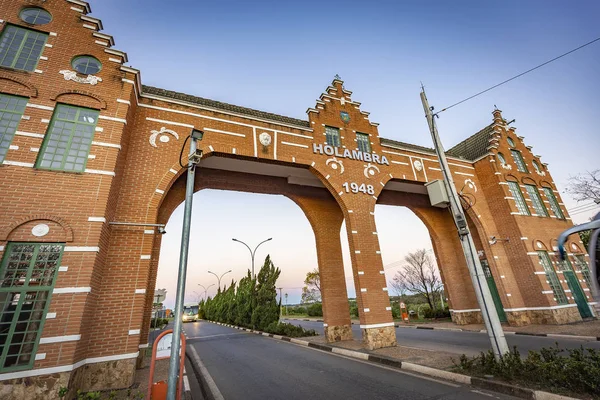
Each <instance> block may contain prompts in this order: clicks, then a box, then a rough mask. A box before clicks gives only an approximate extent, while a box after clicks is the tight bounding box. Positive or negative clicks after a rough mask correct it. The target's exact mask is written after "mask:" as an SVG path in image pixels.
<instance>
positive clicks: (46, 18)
mask: <svg viewBox="0 0 600 400" xmlns="http://www.w3.org/2000/svg"><path fill="white" fill-rule="evenodd" d="M19 17H21V19H22V20H23V21H25V22H27V23H28V24H32V25H46V24H47V23H48V22H50V21H52V15H50V13H49V12H48V11H46V10H44V9H43V8H38V7H27V8H24V9H23V10H21V12H20V13H19Z"/></svg>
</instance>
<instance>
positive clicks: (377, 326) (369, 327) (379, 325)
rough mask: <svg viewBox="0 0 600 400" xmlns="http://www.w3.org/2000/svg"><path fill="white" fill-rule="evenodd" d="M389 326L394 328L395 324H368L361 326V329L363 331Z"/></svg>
mask: <svg viewBox="0 0 600 400" xmlns="http://www.w3.org/2000/svg"><path fill="white" fill-rule="evenodd" d="M387 326H394V323H393V322H384V323H382V324H367V325H361V326H360V328H361V329H371V328H385V327H387Z"/></svg>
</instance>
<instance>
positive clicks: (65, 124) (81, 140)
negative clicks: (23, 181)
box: [36, 104, 100, 172]
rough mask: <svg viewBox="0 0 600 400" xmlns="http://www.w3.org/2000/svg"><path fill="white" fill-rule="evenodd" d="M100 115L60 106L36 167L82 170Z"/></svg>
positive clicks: (85, 109) (88, 110) (87, 109)
mask: <svg viewBox="0 0 600 400" xmlns="http://www.w3.org/2000/svg"><path fill="white" fill-rule="evenodd" d="M99 114H100V112H99V111H97V110H91V109H89V108H83V107H75V106H68V105H66V104H59V105H57V106H56V109H55V110H54V115H53V116H52V121H51V122H50V126H49V128H48V132H47V133H46V137H45V138H44V143H43V144H42V149H41V150H40V155H39V157H38V160H37V164H36V168H41V169H50V170H57V171H70V172H83V171H84V170H85V166H86V164H87V160H88V154H89V152H90V147H91V145H92V140H93V139H94V133H95V130H96V123H97V122H98V116H99Z"/></svg>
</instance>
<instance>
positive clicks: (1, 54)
mask: <svg viewBox="0 0 600 400" xmlns="http://www.w3.org/2000/svg"><path fill="white" fill-rule="evenodd" d="M47 39H48V34H47V33H42V32H37V31H33V30H31V29H25V28H21V27H20V26H15V25H7V26H6V28H4V31H3V32H2V36H0V66H2V67H8V68H14V69H20V70H23V71H29V72H32V71H34V70H35V68H36V67H37V64H38V61H39V60H40V56H41V55H42V51H43V50H44V45H45V44H46V40H47Z"/></svg>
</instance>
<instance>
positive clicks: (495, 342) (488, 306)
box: [421, 86, 509, 359]
mask: <svg viewBox="0 0 600 400" xmlns="http://www.w3.org/2000/svg"><path fill="white" fill-rule="evenodd" d="M421 102H422V103H423V110H424V111H425V116H426V117H427V123H428V124H429V130H430V132H431V138H432V139H433V146H434V148H435V151H436V153H437V156H438V160H439V162H440V168H441V169H442V174H443V176H444V186H445V188H446V193H447V194H448V200H449V201H450V210H451V212H452V217H453V218H454V223H455V224H456V229H457V230H458V238H459V239H460V244H461V245H462V248H463V252H464V254H465V259H466V261H467V267H468V268H469V273H470V275H471V280H472V281H473V287H474V288H475V294H476V296H477V302H478V303H479V307H480V309H481V315H482V317H483V322H484V323H485V328H486V329H487V332H488V336H489V337H490V342H491V344H492V349H493V350H494V355H495V357H496V359H500V358H502V356H503V355H504V354H506V353H508V351H509V349H508V344H507V343H506V338H505V337H504V331H503V330H502V325H500V319H499V318H498V312H497V311H496V306H495V305H494V301H493V299H492V294H491V293H490V288H489V287H488V285H487V281H486V279H485V275H484V273H483V268H482V267H481V263H480V262H479V257H478V256H477V252H476V249H475V243H474V242H473V237H472V236H471V232H470V231H469V227H468V225H467V220H466V217H465V213H464V211H463V209H462V206H461V204H460V199H459V197H458V193H457V192H456V187H455V186H454V181H453V179H452V175H451V174H450V168H449V167H448V161H447V160H446V153H445V152H444V146H442V142H441V140H440V137H439V135H438V131H437V128H436V126H435V119H434V117H436V116H437V115H434V114H432V111H433V107H429V102H428V101H427V96H426V95H425V88H424V87H422V86H421Z"/></svg>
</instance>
